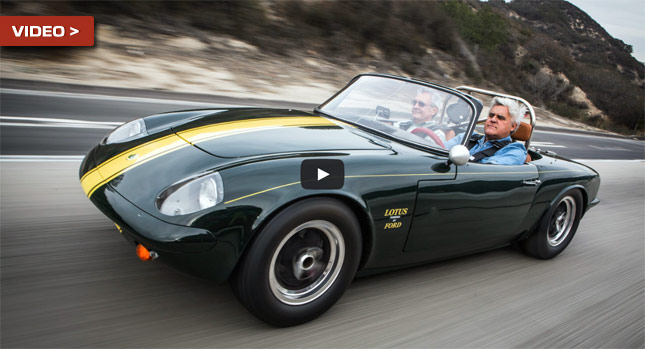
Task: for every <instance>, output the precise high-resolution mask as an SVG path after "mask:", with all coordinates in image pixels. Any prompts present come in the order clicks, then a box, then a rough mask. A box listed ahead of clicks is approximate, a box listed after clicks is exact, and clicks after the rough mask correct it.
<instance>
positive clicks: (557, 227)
mask: <svg viewBox="0 0 645 349" xmlns="http://www.w3.org/2000/svg"><path fill="white" fill-rule="evenodd" d="M555 202H556V204H555V205H553V206H552V207H551V208H550V209H549V212H547V214H546V215H545V216H544V218H542V221H541V222H540V226H539V228H538V229H537V230H536V231H535V232H534V233H533V234H531V235H530V236H529V237H528V239H526V240H525V241H524V244H523V247H524V251H525V252H526V253H527V254H529V255H531V256H533V257H536V258H540V259H551V258H553V257H555V256H557V255H558V254H560V252H562V251H564V249H565V248H567V246H568V245H569V243H570V242H571V239H572V238H573V235H574V234H575V233H576V230H577V229H578V224H579V223H580V218H581V217H582V210H583V206H582V194H580V191H579V190H576V189H573V190H570V191H567V192H566V193H564V194H562V196H560V197H559V198H558V200H557V201H555Z"/></svg>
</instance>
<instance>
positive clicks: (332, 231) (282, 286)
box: [232, 198, 361, 326]
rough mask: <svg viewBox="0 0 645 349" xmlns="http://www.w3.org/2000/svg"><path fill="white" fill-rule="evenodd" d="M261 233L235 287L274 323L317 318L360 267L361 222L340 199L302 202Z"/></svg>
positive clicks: (247, 303) (248, 304)
mask: <svg viewBox="0 0 645 349" xmlns="http://www.w3.org/2000/svg"><path fill="white" fill-rule="evenodd" d="M258 234H259V235H258V237H257V238H256V239H255V241H253V243H252V244H251V246H249V249H248V251H247V252H246V254H245V257H244V259H243V260H242V262H241V263H242V264H241V265H240V267H239V268H238V270H237V274H236V275H235V276H234V278H233V280H232V286H233V289H234V291H235V293H236V295H237V297H238V298H239V299H240V300H241V301H242V303H243V304H244V306H246V308H247V309H249V311H251V313H253V314H254V315H256V316H257V317H258V318H260V319H262V320H264V321H266V322H268V323H270V324H272V325H275V326H293V325H297V324H300V323H304V322H307V321H310V320H312V319H314V318H316V317H318V316H319V315H321V314H322V313H324V312H325V311H327V310H328V309H329V308H330V307H331V306H332V305H333V304H334V303H336V301H337V300H338V299H339V298H340V297H341V296H342V294H343V293H344V291H345V289H346V287H347V286H348V285H349V283H350V282H351V280H352V279H353V278H354V275H355V273H356V269H357V268H358V263H359V260H360V252H361V239H360V227H359V224H358V221H357V220H356V217H354V215H353V212H352V210H351V209H350V208H349V207H347V206H346V205H344V204H343V203H341V202H339V201H337V200H334V199H330V198H315V199H308V200H304V201H301V202H298V203H296V204H294V205H292V206H290V207H288V208H286V209H285V210H284V211H282V212H281V213H279V214H278V215H277V216H275V217H274V218H273V219H272V220H271V221H270V222H269V223H268V224H267V225H266V227H265V228H264V229H263V230H262V231H260V232H259V233H258Z"/></svg>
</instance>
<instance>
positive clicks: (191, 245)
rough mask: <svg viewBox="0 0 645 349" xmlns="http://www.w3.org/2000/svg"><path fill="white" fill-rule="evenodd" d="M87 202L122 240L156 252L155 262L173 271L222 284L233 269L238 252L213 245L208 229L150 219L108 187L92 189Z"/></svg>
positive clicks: (146, 214)
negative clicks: (99, 211)
mask: <svg viewBox="0 0 645 349" xmlns="http://www.w3.org/2000/svg"><path fill="white" fill-rule="evenodd" d="M90 200H91V201H92V203H94V205H96V207H97V208H98V209H99V210H101V212H103V213H104V214H105V215H106V216H107V217H108V218H110V219H111V220H112V221H113V222H114V223H116V224H117V225H118V226H119V227H120V228H121V233H122V234H123V237H124V238H126V240H128V241H130V242H131V243H133V244H134V245H135V246H136V244H142V245H144V246H145V247H146V248H147V249H148V250H151V251H155V252H157V253H158V255H159V260H161V261H163V262H165V263H167V264H169V265H171V266H173V267H175V268H177V269H180V270H182V271H184V272H187V273H189V274H192V275H196V276H199V277H204V278H208V279H212V280H215V281H224V280H226V279H227V278H228V276H229V275H230V273H231V271H232V270H233V268H234V267H235V263H236V262H237V256H238V255H239V253H238V252H237V251H236V249H235V248H234V247H233V246H231V245H230V244H228V243H226V242H222V243H217V239H216V238H215V237H214V236H213V234H212V233H211V232H210V231H208V230H205V229H199V228H191V227H185V226H180V225H176V224H171V223H167V222H164V221H162V220H160V219H158V218H156V217H153V216H151V215H149V214H148V213H146V212H144V211H143V210H141V209H139V208H138V207H136V206H135V205H133V204H132V203H130V202H129V201H128V200H126V199H125V198H124V197H123V196H121V195H120V194H119V193H118V192H117V191H116V190H115V189H114V188H113V187H112V186H111V185H109V184H108V185H104V186H102V187H101V188H99V189H98V190H96V191H95V192H94V194H92V197H91V198H90ZM133 250H134V249H133Z"/></svg>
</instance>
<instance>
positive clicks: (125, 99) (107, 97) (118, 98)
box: [0, 88, 245, 108]
mask: <svg viewBox="0 0 645 349" xmlns="http://www.w3.org/2000/svg"><path fill="white" fill-rule="evenodd" d="M0 93H7V94H14V95H23V96H45V97H61V98H79V99H93V100H108V101H123V102H138V103H154V104H179V105H192V106H198V107H209V108H219V107H223V106H226V107H230V106H240V107H242V106H245V105H239V104H216V103H203V102H193V101H183V100H177V99H156V98H145V97H123V96H110V95H100V94H96V95H95V94H88V93H71V92H51V91H34V90H18V89H12V88H3V89H0Z"/></svg>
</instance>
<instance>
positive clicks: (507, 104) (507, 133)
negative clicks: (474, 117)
mask: <svg viewBox="0 0 645 349" xmlns="http://www.w3.org/2000/svg"><path fill="white" fill-rule="evenodd" d="M525 113H526V107H524V106H520V104H519V103H517V102H516V101H514V100H512V99H509V98H501V97H495V98H493V101H492V103H491V107H490V111H489V114H488V117H487V118H486V122H485V123H484V135H480V134H477V133H474V134H473V135H472V136H471V137H470V139H469V140H468V143H467V144H466V146H467V147H468V149H469V150H470V155H471V157H470V161H473V162H480V163H483V164H498V165H522V164H523V163H524V161H526V148H525V147H524V144H522V143H520V142H514V141H513V140H512V139H511V133H512V132H513V131H515V129H516V128H517V126H518V125H519V123H520V122H521V120H522V118H523V117H524V114H525ZM463 139H464V134H463V133H462V134H460V135H457V136H456V137H455V138H453V139H451V140H449V141H448V142H445V146H446V149H450V148H451V147H452V146H454V145H456V144H461V142H462V140H463Z"/></svg>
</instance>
